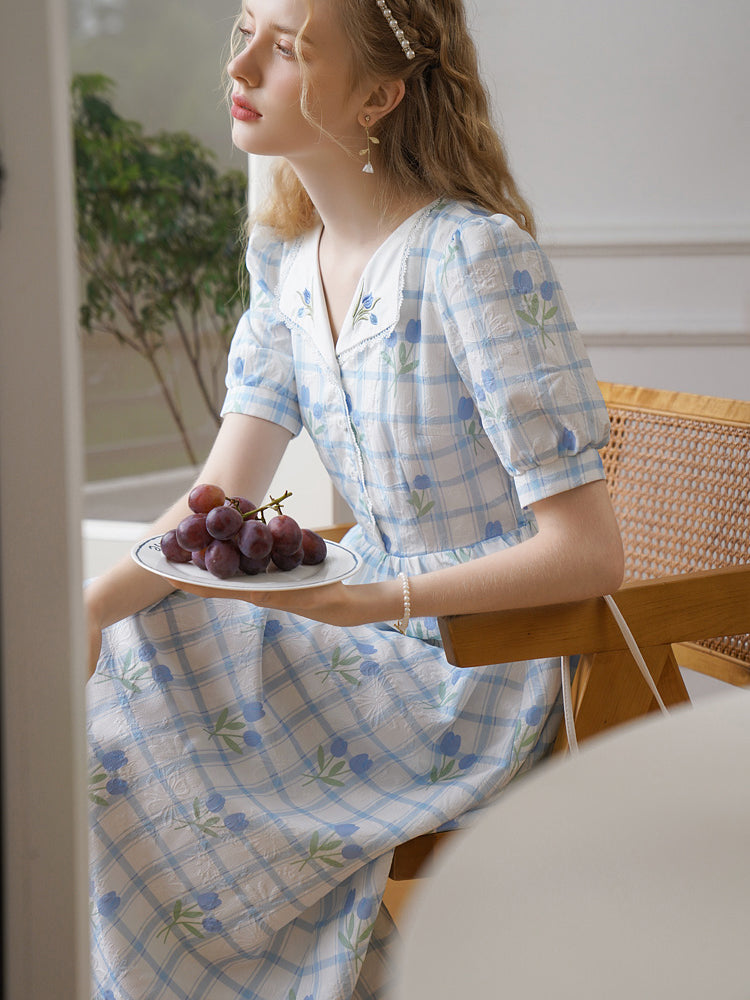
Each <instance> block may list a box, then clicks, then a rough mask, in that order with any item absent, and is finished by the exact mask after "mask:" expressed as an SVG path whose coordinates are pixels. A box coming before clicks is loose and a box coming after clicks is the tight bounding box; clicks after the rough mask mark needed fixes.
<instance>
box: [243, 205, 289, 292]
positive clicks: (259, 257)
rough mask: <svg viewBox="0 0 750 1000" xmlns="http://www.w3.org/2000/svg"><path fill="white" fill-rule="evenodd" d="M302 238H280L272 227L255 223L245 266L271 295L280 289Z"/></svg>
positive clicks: (248, 245) (248, 242)
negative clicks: (289, 263)
mask: <svg viewBox="0 0 750 1000" xmlns="http://www.w3.org/2000/svg"><path fill="white" fill-rule="evenodd" d="M300 240H301V237H297V238H294V239H288V238H286V239H285V238H284V237H282V236H280V235H279V234H278V232H277V231H276V230H275V229H273V227H272V226H268V225H262V224H261V223H255V224H254V225H253V227H252V229H251V230H250V236H249V238H248V241H247V249H246V252H245V266H246V267H247V270H248V273H249V274H250V277H251V279H252V280H253V281H255V282H257V283H258V284H259V285H260V287H262V288H263V289H264V291H265V292H267V293H268V294H269V295H271V296H273V295H274V294H275V293H276V292H277V291H278V288H279V284H280V282H281V276H282V274H283V272H284V269H285V265H286V262H287V261H288V260H289V259H290V256H291V255H292V253H293V252H294V250H295V248H296V247H298V245H299V243H300Z"/></svg>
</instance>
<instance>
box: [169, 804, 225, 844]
mask: <svg viewBox="0 0 750 1000" xmlns="http://www.w3.org/2000/svg"><path fill="white" fill-rule="evenodd" d="M219 798H220V799H221V805H222V806H223V805H224V799H223V797H222V796H221V795H220V796H219ZM206 809H207V810H208V814H204V812H203V807H202V805H201V800H200V799H199V798H198V797H196V798H194V799H193V806H192V815H191V817H190V819H186V820H185V821H184V822H183V823H180V824H179V826H177V827H176V829H177V830H184V829H186V828H189V829H191V830H194V831H195V832H196V833H200V834H202V835H203V836H204V837H218V836H219V834H218V833H217V832H216V829H215V827H217V826H218V825H219V823H221V817H219V816H217V815H215V811H214V810H211V809H209V806H208V802H206Z"/></svg>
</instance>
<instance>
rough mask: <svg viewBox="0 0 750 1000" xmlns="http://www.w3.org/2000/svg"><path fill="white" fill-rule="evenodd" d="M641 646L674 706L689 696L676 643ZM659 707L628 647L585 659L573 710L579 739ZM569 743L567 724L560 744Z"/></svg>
mask: <svg viewBox="0 0 750 1000" xmlns="http://www.w3.org/2000/svg"><path fill="white" fill-rule="evenodd" d="M641 652H642V653H643V658H644V659H645V661H646V663H647V665H648V667H649V669H650V671H651V674H652V676H653V678H654V681H655V682H656V686H657V688H658V690H659V694H660V695H661V697H662V699H663V701H664V703H665V704H666V705H667V706H670V705H677V704H680V703H681V702H688V701H690V698H689V696H688V693H687V689H686V688H685V684H684V681H683V680H682V675H681V674H680V669H679V667H678V665H677V661H676V660H675V658H674V654H673V652H672V647H671V646H669V645H665V646H651V647H647V648H645V649H643V650H641ZM658 708H659V707H658V705H657V703H656V700H655V698H654V696H653V695H652V694H651V691H650V689H649V688H648V686H647V684H646V682H645V681H644V679H643V677H642V676H641V673H640V671H639V669H638V666H637V664H636V662H635V660H634V659H633V657H632V656H631V655H630V653H629V652H627V651H625V650H622V651H615V652H610V653H597V654H595V655H594V656H586V657H583V658H582V659H581V663H580V664H579V666H578V670H577V671H576V675H575V678H574V680H573V716H574V719H575V724H576V735H577V737H578V740H579V742H583V741H584V740H586V739H589V738H591V737H592V736H596V735H597V734H598V733H601V732H602V731H604V730H606V729H609V728H611V727H612V726H617V725H619V724H621V723H623V722H629V721H631V720H632V719H636V718H638V717H639V716H641V715H646V714H647V713H649V712H655V711H658ZM567 745H568V741H567V736H566V734H565V726H564V724H563V725H562V726H561V728H560V732H559V734H558V737H557V741H556V743H555V750H556V751H560V750H565V749H567Z"/></svg>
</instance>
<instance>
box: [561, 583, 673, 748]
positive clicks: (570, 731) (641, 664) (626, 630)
mask: <svg viewBox="0 0 750 1000" xmlns="http://www.w3.org/2000/svg"><path fill="white" fill-rule="evenodd" d="M604 600H605V601H606V602H607V606H608V608H609V610H610V611H611V612H612V617H613V618H614V620H615V622H616V623H617V627H618V628H619V629H620V631H621V632H622V636H623V638H624V639H625V643H626V645H627V647H628V649H629V650H630V652H631V653H632V655H633V659H634V660H635V662H636V663H637V664H638V669H639V670H640V672H641V673H642V674H643V679H644V680H645V682H646V684H648V687H649V689H650V691H651V694H652V695H653V696H654V698H655V699H656V704H657V705H658V706H659V708H660V709H661V711H662V712H663V713H664V715H669V711H668V709H667V706H666V705H665V704H664V701H663V700H662V697H661V695H660V694H659V690H658V688H657V687H656V682H655V681H654V678H653V677H652V675H651V671H650V670H649V669H648V664H647V663H646V661H645V660H644V658H643V654H642V653H641V651H640V649H639V648H638V643H637V642H636V641H635V638H634V636H633V633H632V632H631V631H630V627H629V626H628V623H627V622H626V621H625V619H624V618H623V616H622V612H621V611H620V609H619V608H618V607H617V604H616V603H615V600H614V598H613V597H611V596H610V595H609V594H605V596H604ZM560 669H561V672H562V696H563V714H564V715H565V734H566V736H567V737H568V747H569V748H570V752H571V753H577V752H578V740H577V738H576V727H575V721H574V719H573V695H572V692H571V688H570V657H569V656H563V657H561V663H560Z"/></svg>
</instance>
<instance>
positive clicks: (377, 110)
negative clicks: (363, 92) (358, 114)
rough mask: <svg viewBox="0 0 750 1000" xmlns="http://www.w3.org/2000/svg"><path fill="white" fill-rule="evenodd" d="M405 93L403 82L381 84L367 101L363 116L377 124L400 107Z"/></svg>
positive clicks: (395, 81) (387, 81) (392, 81)
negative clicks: (368, 117) (367, 116)
mask: <svg viewBox="0 0 750 1000" xmlns="http://www.w3.org/2000/svg"><path fill="white" fill-rule="evenodd" d="M405 93H406V85H405V84H404V81H403V80H386V81H384V82H383V83H379V84H378V85H377V87H375V89H374V90H373V91H372V93H371V94H370V96H369V97H368V98H367V100H366V101H365V103H364V106H363V108H362V115H363V116H364V115H369V116H370V120H371V122H372V124H373V125H374V124H376V123H377V122H379V121H380V120H381V119H383V118H385V117H386V115H389V114H390V113H391V111H393V109H394V108H397V107H398V106H399V104H400V103H401V101H402V100H403V97H404V94H405Z"/></svg>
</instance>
